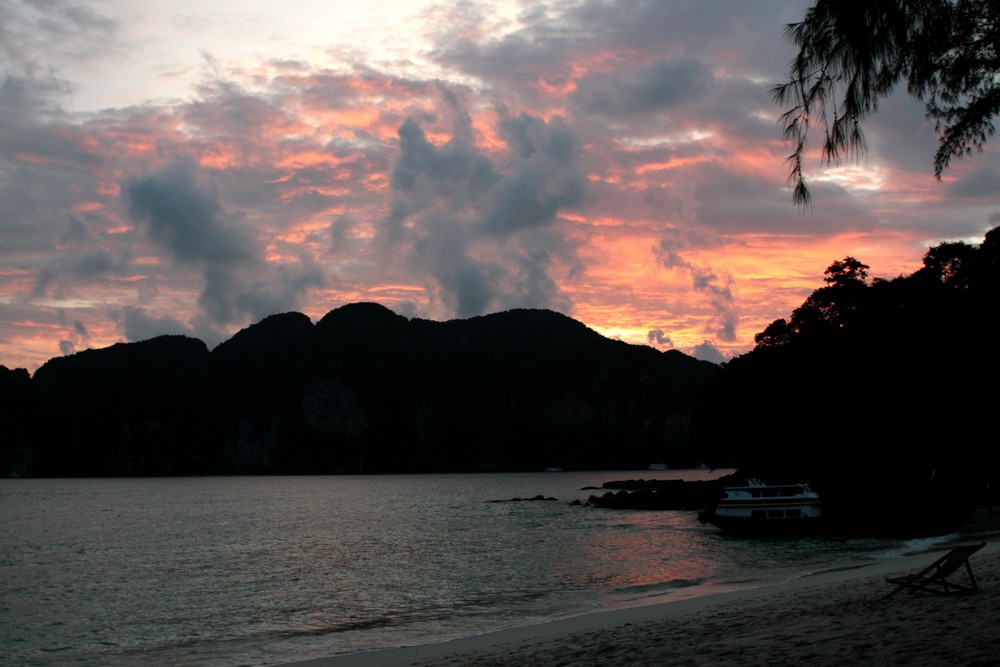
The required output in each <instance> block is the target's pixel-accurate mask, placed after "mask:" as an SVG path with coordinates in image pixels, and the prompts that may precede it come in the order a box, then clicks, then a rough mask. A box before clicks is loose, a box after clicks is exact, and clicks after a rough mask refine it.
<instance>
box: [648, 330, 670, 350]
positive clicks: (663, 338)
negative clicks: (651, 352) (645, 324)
mask: <svg viewBox="0 0 1000 667" xmlns="http://www.w3.org/2000/svg"><path fill="white" fill-rule="evenodd" d="M646 341H647V342H648V343H649V344H650V345H657V346H660V347H663V346H666V347H673V346H674V342H673V341H672V340H670V336H668V335H667V334H666V332H664V331H663V329H650V331H649V333H647V334H646Z"/></svg>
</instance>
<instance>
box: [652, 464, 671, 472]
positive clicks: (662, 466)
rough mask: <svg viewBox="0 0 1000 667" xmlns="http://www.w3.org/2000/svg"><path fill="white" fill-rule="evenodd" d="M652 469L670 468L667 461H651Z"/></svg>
mask: <svg viewBox="0 0 1000 667" xmlns="http://www.w3.org/2000/svg"><path fill="white" fill-rule="evenodd" d="M649 469H650V470H669V468H667V464H666V463H651V464H650V466H649Z"/></svg>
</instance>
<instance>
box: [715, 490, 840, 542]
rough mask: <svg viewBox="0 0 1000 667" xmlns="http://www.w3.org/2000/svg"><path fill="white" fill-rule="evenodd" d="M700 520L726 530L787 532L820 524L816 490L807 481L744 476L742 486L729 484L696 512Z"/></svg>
mask: <svg viewBox="0 0 1000 667" xmlns="http://www.w3.org/2000/svg"><path fill="white" fill-rule="evenodd" d="M698 518H699V519H700V520H701V522H702V523H710V524H712V525H714V526H718V527H719V528H721V529H722V530H724V531H726V532H733V533H743V534H760V535H765V534H770V535H789V534H804V533H814V532H818V531H819V530H820V529H821V528H823V527H824V526H823V523H824V522H823V508H822V506H821V504H820V499H819V494H818V493H816V492H815V491H813V490H812V489H811V488H810V487H809V485H808V484H806V483H804V482H803V483H800V484H776V485H770V484H764V483H763V482H761V481H760V480H757V479H748V480H747V485H746V486H729V487H726V488H725V489H724V494H723V496H722V497H721V498H719V499H718V500H717V501H716V502H715V504H714V505H712V506H710V507H708V508H706V509H705V510H703V511H702V512H700V513H699V514H698Z"/></svg>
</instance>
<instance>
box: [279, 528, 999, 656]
mask: <svg viewBox="0 0 1000 667" xmlns="http://www.w3.org/2000/svg"><path fill="white" fill-rule="evenodd" d="M973 541H982V540H971V539H964V540H963V543H970V542H973ZM951 546H953V545H952V544H942V545H940V547H939V548H935V549H934V550H933V551H921V552H920V553H919V554H915V555H909V556H899V557H895V558H892V559H888V560H884V561H877V562H874V563H870V564H860V565H858V566H856V567H846V568H838V569H835V570H826V571H820V572H816V573H812V574H806V575H803V576H800V577H797V578H794V579H791V580H789V581H786V582H783V583H779V584H766V585H762V586H759V587H755V588H745V589H739V590H735V591H726V592H720V593H716V594H712V595H705V596H700V597H692V598H686V599H682V600H675V601H667V602H658V603H654V604H648V605H641V606H635V607H628V608H622V609H611V610H606V611H597V612H593V613H587V614H582V615H579V616H573V617H570V618H564V619H557V620H552V621H547V622H545V623H538V624H532V625H525V626H517V627H512V628H507V629H503V630H497V631H494V632H488V633H484V634H480V635H473V636H468V637H461V638H457V639H452V640H449V641H444V642H438V643H430V644H419V645H413V646H405V647H399V648H390V649H380V650H372V651H362V652H358V653H348V654H342V655H335V656H330V657H325V658H316V659H310V660H303V661H296V662H290V663H282V664H281V666H280V667H404V666H406V667H433V666H453V667H458V666H471V665H478V666H482V667H485V666H487V665H490V666H496V667H515V666H518V667H520V666H522V665H542V664H563V665H576V666H578V667H587V666H591V665H593V666H594V667H596V666H597V665H604V664H613V663H615V662H618V663H621V664H632V665H648V666H650V667H652V666H653V665H662V664H692V665H694V664H738V663H742V664H762V663H784V664H806V663H808V664H829V665H834V664H849V663H852V662H854V663H858V662H861V663H867V664H888V663H894V664H943V663H954V664H971V663H974V662H979V663H981V664H998V665H1000V631H998V630H997V629H996V625H995V623H994V621H993V619H995V618H997V617H998V615H1000V543H998V542H991V543H987V545H986V546H985V547H984V548H983V549H982V550H980V551H979V552H977V553H976V554H975V555H974V556H973V557H972V558H971V559H970V564H971V565H972V569H973V571H974V572H975V575H976V579H977V581H978V582H979V585H980V588H981V589H982V590H981V591H980V592H979V593H977V594H972V595H956V596H948V597H942V596H931V595H926V594H922V595H908V594H906V593H901V594H900V595H897V596H895V597H894V598H893V599H892V600H889V601H882V600H881V598H882V596H884V595H885V594H886V593H888V592H890V591H891V590H892V587H891V586H890V585H889V584H887V583H886V582H885V577H886V576H890V575H897V574H907V573H912V572H916V571H919V570H921V569H923V568H924V567H926V566H927V565H929V564H930V563H931V562H933V561H934V560H935V559H936V558H938V557H939V556H940V555H942V554H944V553H945V552H947V551H948V549H950V548H951ZM952 577H953V578H954V579H955V581H958V582H962V581H963V580H967V575H966V573H965V570H964V568H963V569H961V570H959V571H958V572H956V573H955V574H954V575H952Z"/></svg>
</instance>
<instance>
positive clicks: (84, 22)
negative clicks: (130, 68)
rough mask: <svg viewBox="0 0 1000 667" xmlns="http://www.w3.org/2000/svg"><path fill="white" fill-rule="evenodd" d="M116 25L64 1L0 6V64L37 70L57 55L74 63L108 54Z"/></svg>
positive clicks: (26, 0) (22, 0)
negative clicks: (34, 67) (29, 67)
mask: <svg viewBox="0 0 1000 667" xmlns="http://www.w3.org/2000/svg"><path fill="white" fill-rule="evenodd" d="M117 28H118V26H117V23H116V22H115V21H114V20H112V19H110V18H108V17H106V16H104V15H103V14H101V13H100V12H98V11H97V10H95V9H93V8H91V7H87V6H84V5H82V4H79V3H78V2H65V1H63V0H44V1H43V2H38V1H33V0H9V1H5V2H3V3H0V62H6V63H8V64H14V65H15V66H18V67H25V66H38V65H41V69H47V67H46V66H45V65H44V64H43V63H45V61H46V60H47V59H48V58H49V57H51V56H53V55H55V56H59V57H61V58H67V59H71V60H73V61H80V60H86V59H89V58H93V57H95V56H98V55H101V54H103V53H105V52H106V50H107V45H108V43H109V42H110V41H111V40H112V39H113V37H114V34H115V32H116V30H117Z"/></svg>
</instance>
